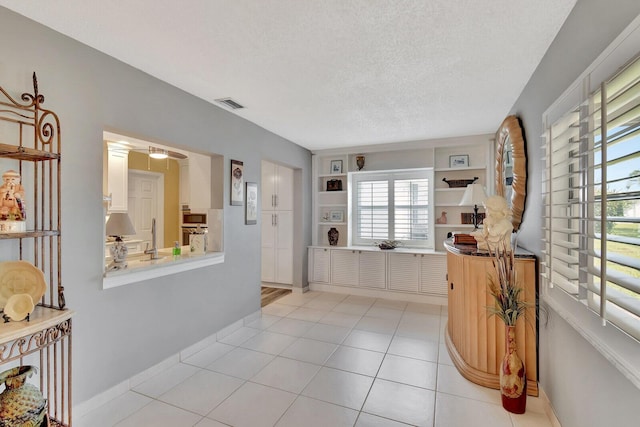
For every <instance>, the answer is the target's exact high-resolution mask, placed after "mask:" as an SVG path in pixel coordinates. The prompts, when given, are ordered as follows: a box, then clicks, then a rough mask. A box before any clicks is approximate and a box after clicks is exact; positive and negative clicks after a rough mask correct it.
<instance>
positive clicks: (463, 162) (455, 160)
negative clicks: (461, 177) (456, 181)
mask: <svg viewBox="0 0 640 427" xmlns="http://www.w3.org/2000/svg"><path fill="white" fill-rule="evenodd" d="M449 167H450V168H468V167H469V155H468V154H456V155H453V156H449Z"/></svg>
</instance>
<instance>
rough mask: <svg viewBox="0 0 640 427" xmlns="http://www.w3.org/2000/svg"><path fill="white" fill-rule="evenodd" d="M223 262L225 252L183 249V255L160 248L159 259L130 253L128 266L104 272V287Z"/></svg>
mask: <svg viewBox="0 0 640 427" xmlns="http://www.w3.org/2000/svg"><path fill="white" fill-rule="evenodd" d="M223 262H224V252H207V253H205V254H197V255H196V254H192V253H190V252H186V251H183V252H182V254H181V255H173V254H172V248H167V249H159V250H158V259H153V260H152V259H150V255H148V254H135V255H130V256H128V257H127V264H128V265H127V268H124V269H121V270H112V271H106V272H105V273H104V277H103V279H102V289H110V288H115V287H118V286H123V285H128V284H131V283H136V282H142V281H144V280H149V279H153V278H156V277H162V276H168V275H170V274H175V273H180V272H183V271H188V270H194V269H196V268H202V267H207V266H210V265H215V264H221V263H223Z"/></svg>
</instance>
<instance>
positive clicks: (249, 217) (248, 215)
mask: <svg viewBox="0 0 640 427" xmlns="http://www.w3.org/2000/svg"><path fill="white" fill-rule="evenodd" d="M245 190H246V191H245V195H246V198H247V200H246V202H245V210H244V223H245V224H247V225H255V224H257V223H258V184H257V183H255V182H247V183H246V188H245Z"/></svg>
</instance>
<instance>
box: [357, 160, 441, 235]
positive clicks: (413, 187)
mask: <svg viewBox="0 0 640 427" xmlns="http://www.w3.org/2000/svg"><path fill="white" fill-rule="evenodd" d="M432 182H433V170H431V169H416V170H403V171H377V172H375V173H371V172H355V173H354V174H353V194H352V195H351V200H352V201H353V203H352V216H351V218H352V221H353V222H354V223H353V230H355V233H354V235H353V243H354V244H372V243H374V242H376V241H381V240H387V239H389V240H399V241H401V242H403V243H404V244H405V245H407V246H421V247H433V244H434V243H433V232H432V231H431V229H432V227H433V225H432V223H431V217H432V211H433V206H431V205H430V194H431V191H432V189H431V186H432ZM349 191H351V186H350V190H349Z"/></svg>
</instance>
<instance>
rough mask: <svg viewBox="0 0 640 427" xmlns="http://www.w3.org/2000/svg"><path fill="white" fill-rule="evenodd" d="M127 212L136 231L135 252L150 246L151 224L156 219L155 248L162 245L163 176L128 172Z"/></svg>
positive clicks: (138, 171)
mask: <svg viewBox="0 0 640 427" xmlns="http://www.w3.org/2000/svg"><path fill="white" fill-rule="evenodd" d="M128 178H129V190H128V212H129V217H130V218H131V222H133V227H134V228H135V230H136V234H135V236H132V239H133V240H138V241H140V243H139V244H138V248H137V251H139V252H141V251H144V250H145V248H146V246H147V243H148V244H149V247H151V246H152V243H151V242H152V233H151V223H152V219H153V218H155V219H156V246H157V247H158V248H163V247H165V244H164V227H163V224H164V175H163V174H161V173H157V172H146V171H140V170H130V171H129V177H128Z"/></svg>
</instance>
